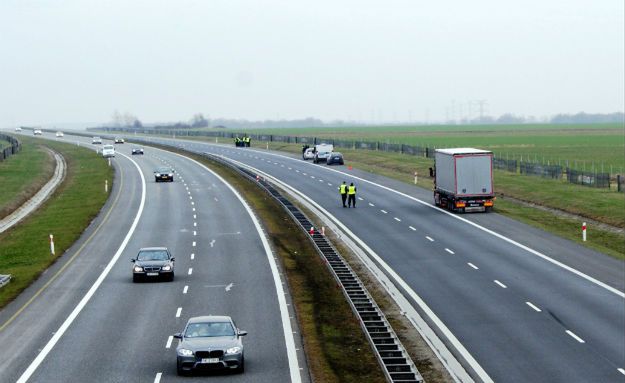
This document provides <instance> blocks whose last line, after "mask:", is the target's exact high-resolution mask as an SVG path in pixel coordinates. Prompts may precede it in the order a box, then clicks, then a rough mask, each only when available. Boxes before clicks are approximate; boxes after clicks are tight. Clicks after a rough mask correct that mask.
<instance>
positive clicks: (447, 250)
mask: <svg viewBox="0 0 625 383" xmlns="http://www.w3.org/2000/svg"><path fill="white" fill-rule="evenodd" d="M445 251H446V252H448V253H449V254H456V253H454V252H453V251H452V250H450V249H448V248H445Z"/></svg>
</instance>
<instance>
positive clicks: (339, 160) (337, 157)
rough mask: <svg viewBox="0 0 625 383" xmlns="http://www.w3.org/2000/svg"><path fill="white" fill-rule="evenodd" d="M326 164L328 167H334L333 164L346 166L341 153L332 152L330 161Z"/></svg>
mask: <svg viewBox="0 0 625 383" xmlns="http://www.w3.org/2000/svg"><path fill="white" fill-rule="evenodd" d="M326 164H328V165H332V164H339V165H344V163H343V155H342V154H341V153H339V152H332V153H330V155H329V156H328V159H327V160H326Z"/></svg>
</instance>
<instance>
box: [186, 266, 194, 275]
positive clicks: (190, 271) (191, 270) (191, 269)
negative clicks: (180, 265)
mask: <svg viewBox="0 0 625 383" xmlns="http://www.w3.org/2000/svg"><path fill="white" fill-rule="evenodd" d="M187 274H189V275H191V274H193V267H189V272H188V273H187Z"/></svg>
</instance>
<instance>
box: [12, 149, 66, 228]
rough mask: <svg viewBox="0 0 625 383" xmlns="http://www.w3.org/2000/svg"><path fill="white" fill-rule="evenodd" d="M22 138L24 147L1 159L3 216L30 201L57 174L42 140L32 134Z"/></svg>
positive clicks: (52, 160)
mask: <svg viewBox="0 0 625 383" xmlns="http://www.w3.org/2000/svg"><path fill="white" fill-rule="evenodd" d="M20 141H21V143H22V150H21V151H20V152H19V153H17V154H15V155H13V156H11V157H9V158H8V159H6V160H4V161H2V162H0V185H2V193H0V219H1V218H4V217H6V216H7V215H9V214H11V213H12V212H13V211H15V209H17V208H18V207H20V206H21V205H22V204H23V203H24V202H26V201H28V200H29V199H30V198H31V197H32V196H34V195H35V194H36V193H37V192H38V191H39V189H41V187H42V186H43V185H45V184H46V182H48V180H50V178H52V175H53V174H54V167H55V163H54V159H53V158H52V157H51V156H50V154H49V153H48V152H47V151H46V150H45V149H44V148H43V146H41V143H40V141H35V140H33V139H32V138H30V137H20ZM0 142H2V141H0Z"/></svg>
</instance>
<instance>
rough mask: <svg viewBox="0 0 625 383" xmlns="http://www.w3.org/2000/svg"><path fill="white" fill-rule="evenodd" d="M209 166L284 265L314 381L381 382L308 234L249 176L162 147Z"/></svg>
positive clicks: (365, 343) (368, 349) (375, 364)
mask: <svg viewBox="0 0 625 383" xmlns="http://www.w3.org/2000/svg"><path fill="white" fill-rule="evenodd" d="M163 148H164V149H166V150H170V151H173V152H177V153H181V154H184V155H186V156H188V157H191V158H193V159H195V160H197V161H199V162H202V163H204V164H205V165H207V166H209V167H210V168H211V169H213V170H214V171H216V172H218V173H219V174H220V175H221V176H222V177H224V178H225V179H226V180H227V181H228V182H229V183H230V184H232V185H233V186H234V187H235V188H236V189H237V190H238V191H239V192H240V193H241V194H242V195H243V196H244V197H245V199H246V200H247V201H248V203H250V205H251V206H252V208H253V209H254V211H255V212H256V214H257V215H258V216H259V217H260V219H261V221H262V223H263V225H264V227H265V229H266V230H267V233H268V236H269V240H270V242H271V243H272V246H273V249H274V251H275V252H276V254H277V256H278V257H279V259H280V260H281V261H282V265H283V267H284V270H285V271H286V275H287V280H288V284H289V291H290V293H291V296H292V298H293V302H294V304H295V310H296V312H297V319H298V321H299V327H300V331H301V333H302V335H303V339H304V348H305V351H306V355H307V358H308V365H309V369H310V371H311V375H312V376H313V380H314V381H316V382H324V383H326V382H327V383H332V382H354V383H361V382H385V379H384V375H383V373H382V371H381V369H380V365H379V364H378V362H377V360H376V359H375V357H374V355H373V353H372V351H371V347H370V346H369V343H368V341H367V339H366V337H365V335H364V333H363V332H362V329H361V328H360V325H359V322H358V318H357V317H356V316H355V315H354V313H353V312H352V309H351V308H350V306H349V304H348V303H347V300H346V299H345V297H344V296H343V294H342V292H341V290H340V289H339V288H338V287H337V282H336V281H335V280H334V277H333V276H332V275H331V273H330V271H329V270H328V268H327V266H326V264H325V263H324V262H323V260H322V259H321V257H320V256H319V255H318V254H317V252H316V250H315V249H314V247H313V245H312V244H311V243H310V240H309V239H308V238H307V234H305V233H304V232H303V231H302V230H301V229H300V228H299V226H298V225H297V224H296V223H295V222H294V221H293V220H292V219H291V217H290V216H289V215H288V213H286V212H285V211H284V209H283V208H282V207H281V206H280V205H279V204H278V203H277V202H276V201H275V200H274V199H273V198H272V197H271V196H269V195H268V194H267V193H265V192H264V191H262V190H261V189H260V188H259V186H258V185H256V184H255V183H254V182H251V181H249V180H248V179H246V178H243V177H242V176H241V175H240V174H238V173H237V172H235V171H234V170H232V169H230V168H228V167H226V166H223V165H221V164H218V163H216V162H214V161H210V160H208V159H206V158H205V157H202V156H199V155H195V154H191V153H188V152H183V151H178V150H174V149H172V148H168V147H163Z"/></svg>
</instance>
